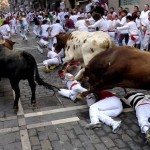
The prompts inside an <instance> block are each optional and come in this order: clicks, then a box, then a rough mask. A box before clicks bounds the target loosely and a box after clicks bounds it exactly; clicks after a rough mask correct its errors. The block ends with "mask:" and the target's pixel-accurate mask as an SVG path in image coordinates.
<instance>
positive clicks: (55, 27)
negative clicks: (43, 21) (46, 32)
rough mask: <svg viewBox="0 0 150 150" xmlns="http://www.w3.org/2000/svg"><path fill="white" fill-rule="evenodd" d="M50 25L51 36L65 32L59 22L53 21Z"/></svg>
mask: <svg viewBox="0 0 150 150" xmlns="http://www.w3.org/2000/svg"><path fill="white" fill-rule="evenodd" d="M50 27H51V36H55V35H57V34H59V33H60V32H65V31H64V29H63V27H62V26H61V25H60V23H54V24H53V25H51V26H50Z"/></svg>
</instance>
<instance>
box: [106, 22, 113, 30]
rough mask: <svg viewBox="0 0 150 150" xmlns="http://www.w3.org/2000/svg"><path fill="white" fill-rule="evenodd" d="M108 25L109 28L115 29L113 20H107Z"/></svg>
mask: <svg viewBox="0 0 150 150" xmlns="http://www.w3.org/2000/svg"><path fill="white" fill-rule="evenodd" d="M107 26H108V30H113V21H112V20H107Z"/></svg>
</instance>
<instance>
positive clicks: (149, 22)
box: [143, 19, 150, 34]
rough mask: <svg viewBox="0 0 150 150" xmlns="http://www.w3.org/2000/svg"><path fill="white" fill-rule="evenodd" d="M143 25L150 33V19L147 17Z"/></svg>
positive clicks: (147, 32)
mask: <svg viewBox="0 0 150 150" xmlns="http://www.w3.org/2000/svg"><path fill="white" fill-rule="evenodd" d="M143 25H144V26H145V27H146V34H150V20H148V19H146V20H145V21H144V23H143Z"/></svg>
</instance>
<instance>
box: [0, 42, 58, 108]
mask: <svg viewBox="0 0 150 150" xmlns="http://www.w3.org/2000/svg"><path fill="white" fill-rule="evenodd" d="M12 44H14V42H10V41H5V43H3V44H2V43H1V44H0V69H1V72H0V79H1V78H2V77H4V78H8V79H9V80H10V84H11V87H12V89H13V90H14V91H15V101H14V106H13V108H14V110H15V111H18V100H19V98H20V89H19V82H20V80H22V79H23V80H25V79H27V80H28V82H29V85H30V87H31V92H32V97H31V104H32V105H33V106H35V104H36V99H35V90H36V85H35V80H36V81H37V83H38V84H39V85H43V86H45V87H46V88H49V89H51V90H54V88H57V87H55V86H53V85H51V84H48V83H46V82H44V81H43V80H42V79H41V78H40V76H39V72H38V69H37V64H36V61H35V59H34V57H33V56H32V55H31V54H29V53H27V52H25V51H11V50H10V49H8V48H11V47H12ZM34 76H35V77H34Z"/></svg>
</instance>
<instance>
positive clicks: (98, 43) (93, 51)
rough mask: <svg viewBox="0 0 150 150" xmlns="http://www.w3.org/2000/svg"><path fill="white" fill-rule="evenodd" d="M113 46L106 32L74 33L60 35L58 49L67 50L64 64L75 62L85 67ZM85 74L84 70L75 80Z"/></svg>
mask: <svg viewBox="0 0 150 150" xmlns="http://www.w3.org/2000/svg"><path fill="white" fill-rule="evenodd" d="M113 46H114V44H113V42H112V41H111V38H110V36H109V35H108V34H107V33H105V32H102V31H97V32H86V31H74V32H72V33H70V34H66V33H61V34H59V35H58V36H57V45H56V49H61V48H65V58H64V63H65V62H68V61H71V60H75V61H79V62H81V63H82V66H83V67H84V66H86V65H87V64H88V62H89V61H90V60H91V59H92V58H93V57H94V56H95V55H97V54H98V53H99V52H102V51H105V50H106V49H108V48H111V47H113ZM83 72H84V69H81V71H80V72H79V73H78V74H77V76H76V77H75V78H76V79H80V77H81V76H82V73H83Z"/></svg>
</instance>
